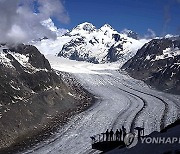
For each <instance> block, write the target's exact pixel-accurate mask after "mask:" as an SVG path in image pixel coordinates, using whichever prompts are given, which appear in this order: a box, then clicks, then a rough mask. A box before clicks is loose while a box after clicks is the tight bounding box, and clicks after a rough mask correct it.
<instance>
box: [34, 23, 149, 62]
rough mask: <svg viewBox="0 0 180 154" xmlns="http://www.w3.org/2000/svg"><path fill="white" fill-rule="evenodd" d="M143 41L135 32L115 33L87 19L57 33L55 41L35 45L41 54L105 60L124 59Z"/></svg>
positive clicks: (72, 58) (106, 25)
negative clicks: (63, 31) (59, 33)
mask: <svg viewBox="0 0 180 154" xmlns="http://www.w3.org/2000/svg"><path fill="white" fill-rule="evenodd" d="M49 25H50V24H49V23H48V26H49ZM51 29H53V28H51ZM147 41H148V40H145V39H138V35H137V34H136V33H135V32H133V31H131V30H124V31H122V32H121V33H119V32H117V31H116V30H114V29H113V28H112V27H111V26H110V25H109V24H105V25H104V26H102V27H101V28H99V29H97V28H96V27H95V26H94V25H92V24H91V23H88V22H85V23H82V24H79V25H78V26H76V27H75V28H73V29H72V30H71V31H67V32H66V33H65V34H64V35H62V36H59V37H58V38H57V40H55V41H52V40H42V41H41V42H36V44H35V45H36V46H37V47H38V48H39V49H40V50H43V51H45V54H47V53H50V54H56V55H58V56H60V57H65V58H68V59H71V60H78V61H87V62H91V63H106V62H115V61H123V62H124V61H127V60H128V59H129V58H131V57H133V56H134V55H135V54H136V51H137V50H138V49H139V48H140V47H142V46H143V45H144V43H146V42H147ZM49 51H51V52H49Z"/></svg>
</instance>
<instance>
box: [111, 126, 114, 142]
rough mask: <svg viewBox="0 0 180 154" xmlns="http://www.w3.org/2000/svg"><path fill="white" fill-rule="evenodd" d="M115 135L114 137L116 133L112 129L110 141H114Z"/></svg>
mask: <svg viewBox="0 0 180 154" xmlns="http://www.w3.org/2000/svg"><path fill="white" fill-rule="evenodd" d="M113 135H114V132H113V130H112V129H111V131H110V141H113Z"/></svg>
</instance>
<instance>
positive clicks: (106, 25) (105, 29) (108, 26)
mask: <svg viewBox="0 0 180 154" xmlns="http://www.w3.org/2000/svg"><path fill="white" fill-rule="evenodd" d="M99 30H101V31H103V32H106V31H115V30H114V28H112V26H111V25H109V24H105V25H103V26H102V27H101V28H100V29H99Z"/></svg>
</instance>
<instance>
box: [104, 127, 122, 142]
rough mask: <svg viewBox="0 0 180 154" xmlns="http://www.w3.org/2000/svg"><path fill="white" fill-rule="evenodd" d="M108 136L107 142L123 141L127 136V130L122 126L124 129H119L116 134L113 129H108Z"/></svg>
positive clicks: (106, 133)
mask: <svg viewBox="0 0 180 154" xmlns="http://www.w3.org/2000/svg"><path fill="white" fill-rule="evenodd" d="M105 135H106V141H113V140H116V141H123V140H124V138H125V136H126V128H124V126H122V129H119V130H118V129H117V130H116V132H113V130H112V129H111V130H110V131H109V130H108V129H107V131H106V132H105Z"/></svg>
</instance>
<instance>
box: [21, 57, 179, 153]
mask: <svg viewBox="0 0 180 154" xmlns="http://www.w3.org/2000/svg"><path fill="white" fill-rule="evenodd" d="M46 58H47V59H48V60H49V62H50V64H51V66H52V68H54V69H55V70H58V71H62V72H69V73H71V75H72V77H75V78H76V79H77V80H78V81H79V82H80V83H81V85H82V86H83V87H84V88H85V89H87V90H88V91H89V92H91V93H92V94H94V95H95V96H96V97H97V98H98V101H97V102H95V103H94V105H92V106H91V107H90V108H89V109H88V110H86V111H84V112H82V113H80V114H79V115H76V116H74V117H73V118H72V119H70V121H69V123H68V124H66V125H65V126H64V127H63V128H62V129H60V130H59V131H58V132H57V133H55V134H53V135H52V136H51V138H49V139H48V140H46V141H43V142H41V143H39V144H38V145H36V146H35V147H33V148H31V149H29V150H27V151H25V152H23V153H33V154H57V153H60V154H83V153H84V154H88V153H99V152H98V151H96V150H92V149H91V139H90V136H93V135H96V134H99V133H102V132H105V130H106V129H111V128H113V129H114V130H116V129H117V128H121V127H122V125H124V126H125V128H126V129H127V131H130V130H131V131H133V128H134V127H136V126H139V127H144V128H145V134H149V133H151V132H152V131H159V130H160V129H162V128H164V127H165V126H167V125H168V124H170V123H172V122H174V121H175V120H176V119H178V118H179V117H180V114H179V112H180V110H179V109H180V103H179V102H180V96H176V95H171V94H167V93H163V92H158V91H156V90H153V89H152V88H150V87H148V86H147V85H146V84H144V83H143V82H141V81H138V80H135V79H132V78H131V77H129V76H128V75H127V74H126V73H125V72H123V71H120V72H119V71H118V70H119V67H120V65H121V64H120V63H111V64H110V63H107V64H92V63H87V62H77V61H71V60H67V59H63V58H59V57H55V56H51V55H47V56H46Z"/></svg>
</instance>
